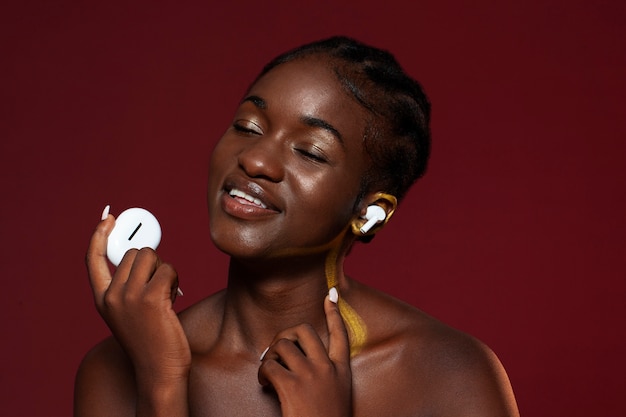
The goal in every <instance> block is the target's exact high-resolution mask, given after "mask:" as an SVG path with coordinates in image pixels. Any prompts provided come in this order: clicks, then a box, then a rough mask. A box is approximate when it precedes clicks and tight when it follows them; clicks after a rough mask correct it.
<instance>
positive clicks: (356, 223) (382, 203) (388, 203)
mask: <svg viewBox="0 0 626 417" xmlns="http://www.w3.org/2000/svg"><path fill="white" fill-rule="evenodd" d="M372 205H375V206H378V207H380V208H382V209H383V210H384V211H385V218H384V219H382V220H379V221H378V222H376V224H374V225H373V227H371V228H370V229H369V230H367V231H366V232H365V233H363V232H361V228H362V227H363V226H364V225H365V224H366V223H367V221H368V220H367V219H366V218H365V215H366V213H367V207H368V206H372ZM397 206H398V199H397V198H396V197H394V196H392V195H391V194H386V193H382V192H377V193H372V194H368V195H367V196H365V198H363V200H362V206H361V212H360V213H359V216H357V217H356V218H355V219H354V220H352V224H351V227H352V233H354V234H355V235H356V236H363V235H373V234H375V233H376V232H378V231H379V230H380V229H381V228H382V227H383V226H384V225H385V224H386V223H387V222H388V221H389V219H390V218H391V216H392V215H393V213H394V211H395V210H396V207H397Z"/></svg>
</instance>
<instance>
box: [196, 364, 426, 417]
mask: <svg viewBox="0 0 626 417" xmlns="http://www.w3.org/2000/svg"><path fill="white" fill-rule="evenodd" d="M258 366H259V365H258V364H257V363H249V362H248V363H241V362H239V363H237V361H221V362H219V361H196V362H194V366H193V367H192V372H191V376H190V381H189V404H190V412H191V416H194V417H201V416H211V417H215V416H229V417H230V416H235V415H236V416H246V417H247V416H250V417H252V416H254V417H275V416H276V417H279V416H281V412H280V402H279V400H278V396H277V395H276V393H275V392H274V391H273V390H271V389H265V388H263V387H262V386H261V385H260V384H259V382H258V379H257V371H258ZM381 369H383V368H380V369H376V368H373V367H364V366H363V364H355V366H354V368H353V404H354V414H353V416H354V417H380V416H385V415H393V416H394V417H402V416H405V415H406V416H412V417H415V416H421V415H428V414H429V413H427V412H425V409H424V407H423V404H424V402H423V397H424V390H423V389H422V388H421V387H420V384H415V383H412V384H408V382H409V381H407V380H406V379H405V378H404V377H403V376H401V375H400V374H399V373H397V372H386V371H384V370H383V371H381ZM303 395H306V393H303Z"/></svg>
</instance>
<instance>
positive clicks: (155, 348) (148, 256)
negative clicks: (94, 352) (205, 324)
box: [86, 215, 191, 401]
mask: <svg viewBox="0 0 626 417" xmlns="http://www.w3.org/2000/svg"><path fill="white" fill-rule="evenodd" d="M114 225H115V219H114V217H113V216H111V215H108V216H106V218H105V219H104V220H103V221H102V222H101V223H100V224H99V225H98V226H97V228H96V230H95V232H94V234H93V237H92V238H91V243H90V245H89V249H88V251H87V257H86V263H87V270H88V272H89V279H90V282H91V287H92V290H93V296H94V300H95V304H96V308H97V309H98V312H99V313H100V315H101V316H102V318H103V319H104V321H105V322H106V323H107V325H108V326H109V328H110V329H111V332H112V333H113V335H114V336H115V338H116V339H117V341H118V342H119V344H120V345H121V346H122V347H123V348H124V350H125V351H126V353H127V355H128V356H129V358H130V359H131V361H132V363H133V366H134V368H135V376H136V379H137V388H138V394H139V395H140V396H141V395H142V394H147V395H148V396H153V397H154V396H158V395H160V394H163V395H167V394H168V393H173V392H174V391H177V392H178V393H180V391H181V389H182V387H183V385H184V389H185V390H186V385H187V378H188V374H189V368H190V366H191V352H190V349H189V343H188V341H187V337H186V336H185V333H184V331H183V328H182V326H181V324H180V321H179V320H178V316H177V315H176V312H175V311H174V309H173V300H174V299H175V297H176V289H177V288H178V276H177V274H176V271H175V270H174V269H173V268H172V266H170V265H168V264H166V263H163V262H162V261H161V260H160V259H159V257H158V256H157V254H156V253H155V252H154V251H153V250H152V249H149V248H145V249H141V250H130V251H128V252H127V253H126V255H125V256H124V258H123V259H122V261H121V262H120V264H119V267H118V268H117V270H116V271H115V273H114V274H113V275H111V272H110V269H109V266H108V264H107V258H106V247H107V238H108V236H109V234H110V233H111V230H112V229H113V226H114ZM173 387H177V388H176V389H172V388H173ZM159 393H160V394H159ZM185 401H186V396H185Z"/></svg>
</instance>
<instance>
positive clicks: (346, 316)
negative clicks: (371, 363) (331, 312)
mask: <svg viewBox="0 0 626 417" xmlns="http://www.w3.org/2000/svg"><path fill="white" fill-rule="evenodd" d="M338 253H339V246H336V247H335V248H333V249H331V251H330V252H329V253H328V255H327V256H326V265H325V270H326V281H327V283H328V288H329V289H330V288H332V287H336V288H337V256H338ZM337 290H339V288H337ZM337 305H338V306H339V312H340V313H341V317H342V318H343V322H344V323H345V325H346V328H347V329H348V337H349V339H350V357H354V356H355V355H356V354H358V353H359V352H360V351H361V349H362V348H363V346H364V345H365V342H366V341H367V327H366V326H365V322H363V319H362V318H361V316H359V314H358V313H357V312H356V311H355V310H354V309H353V308H352V307H351V306H350V304H348V303H347V302H346V301H345V300H344V299H343V298H342V297H341V294H340V295H339V301H338V302H337Z"/></svg>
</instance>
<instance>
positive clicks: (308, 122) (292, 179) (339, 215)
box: [207, 56, 369, 258]
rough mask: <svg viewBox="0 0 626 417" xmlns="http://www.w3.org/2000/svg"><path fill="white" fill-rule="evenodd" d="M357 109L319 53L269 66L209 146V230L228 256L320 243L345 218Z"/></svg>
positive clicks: (361, 119)
mask: <svg viewBox="0 0 626 417" xmlns="http://www.w3.org/2000/svg"><path fill="white" fill-rule="evenodd" d="M366 116H367V114H366V112H365V110H364V109H363V108H362V107H361V106H359V105H358V104H357V103H356V102H355V101H354V100H353V99H352V98H351V97H350V96H349V95H348V94H347V93H346V92H345V91H344V90H343V89H342V87H341V85H340V84H339V82H338V81H337V79H336V77H335V75H334V74H333V72H332V71H331V69H330V67H329V65H328V64H327V62H326V61H325V60H324V58H323V57H319V56H316V57H309V58H305V59H301V60H296V61H292V62H288V63H285V64H282V65H279V66H278V67H276V68H274V69H272V70H271V71H270V72H269V73H267V74H266V75H264V76H263V77H262V78H261V79H259V80H258V81H257V82H256V83H255V84H254V85H253V86H252V88H251V89H250V91H249V92H248V94H247V96H246V97H245V99H244V100H243V101H242V103H241V105H240V106H239V108H238V109H237V112H236V113H235V117H234V119H233V123H232V125H231V127H229V129H228V130H227V131H226V132H225V133H224V136H223V137H222V138H221V140H220V141H219V143H218V144H217V146H216V148H215V149H214V151H213V153H212V155H211V165H210V171H209V186H208V196H207V198H208V204H209V214H210V220H211V237H212V239H213V241H214V242H215V244H216V245H217V246H218V248H220V249H221V250H223V251H224V252H226V253H228V254H230V255H231V256H234V257H243V258H250V257H256V258H259V257H260V258H265V257H276V256H282V255H285V256H287V255H290V254H297V253H302V254H305V253H314V252H320V251H321V250H322V249H323V248H327V247H328V245H329V244H330V243H331V242H334V241H335V238H337V237H339V236H340V235H341V233H344V232H345V230H346V227H347V226H348V225H349V223H350V222H351V220H352V219H353V218H354V216H355V213H354V208H355V203H356V200H357V198H358V195H359V190H360V185H361V178H362V176H363V174H364V172H365V169H366V167H367V164H368V163H369V158H368V157H367V155H366V154H365V152H364V149H363V134H364V131H365V126H366Z"/></svg>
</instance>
